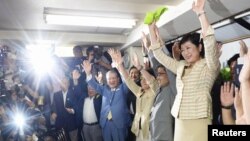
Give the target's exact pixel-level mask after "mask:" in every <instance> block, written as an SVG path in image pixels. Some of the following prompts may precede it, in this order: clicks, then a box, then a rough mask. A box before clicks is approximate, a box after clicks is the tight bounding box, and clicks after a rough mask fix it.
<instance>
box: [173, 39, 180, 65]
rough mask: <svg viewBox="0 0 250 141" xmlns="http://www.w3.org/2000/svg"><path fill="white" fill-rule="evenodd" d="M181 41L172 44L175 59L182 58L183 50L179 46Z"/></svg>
mask: <svg viewBox="0 0 250 141" xmlns="http://www.w3.org/2000/svg"><path fill="white" fill-rule="evenodd" d="M179 45H180V43H179V42H178V41H176V42H175V43H174V44H173V46H172V55H173V57H174V59H175V60H177V61H179V60H180V58H181V50H180V48H179Z"/></svg>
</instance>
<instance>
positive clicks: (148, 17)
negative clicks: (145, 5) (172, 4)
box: [144, 7, 168, 25]
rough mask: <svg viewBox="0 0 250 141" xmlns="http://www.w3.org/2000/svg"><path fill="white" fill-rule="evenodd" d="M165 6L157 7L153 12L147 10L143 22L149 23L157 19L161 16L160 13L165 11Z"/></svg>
mask: <svg viewBox="0 0 250 141" xmlns="http://www.w3.org/2000/svg"><path fill="white" fill-rule="evenodd" d="M167 10H168V8H167V7H159V8H157V9H156V11H155V12H147V14H146V16H145V18H144V24H148V25H149V24H151V23H152V22H153V21H158V20H159V19H160V17H161V15H162V14H163V13H164V12H165V11H167Z"/></svg>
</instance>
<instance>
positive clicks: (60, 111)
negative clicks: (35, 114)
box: [51, 77, 78, 141]
mask: <svg viewBox="0 0 250 141" xmlns="http://www.w3.org/2000/svg"><path fill="white" fill-rule="evenodd" d="M69 86H70V82H69V79H68V78H67V77H64V78H62V80H61V89H62V90H61V91H59V92H57V93H55V95H54V98H53V112H52V115H51V119H52V120H55V127H56V129H61V128H63V129H64V130H65V132H66V134H67V136H68V137H69V139H68V140H69V141H77V140H78V139H77V125H76V117H75V96H74V94H73V91H72V89H69ZM66 121H67V122H66Z"/></svg>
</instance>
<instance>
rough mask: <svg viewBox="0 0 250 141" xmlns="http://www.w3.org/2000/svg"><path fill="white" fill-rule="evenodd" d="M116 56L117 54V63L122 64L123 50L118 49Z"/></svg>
mask: <svg viewBox="0 0 250 141" xmlns="http://www.w3.org/2000/svg"><path fill="white" fill-rule="evenodd" d="M115 56H116V63H117V64H118V65H120V64H122V63H123V58H122V54H121V52H120V51H119V50H116V52H115Z"/></svg>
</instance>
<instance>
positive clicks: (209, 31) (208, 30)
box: [204, 25, 214, 38]
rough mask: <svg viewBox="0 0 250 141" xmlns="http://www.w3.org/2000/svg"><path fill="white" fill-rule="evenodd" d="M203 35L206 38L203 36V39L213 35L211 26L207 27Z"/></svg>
mask: <svg viewBox="0 0 250 141" xmlns="http://www.w3.org/2000/svg"><path fill="white" fill-rule="evenodd" d="M205 35H206V36H205V37H204V38H206V37H208V36H211V35H214V29H213V28H212V26H211V25H210V26H209V27H208V29H207V32H206V34H205Z"/></svg>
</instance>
